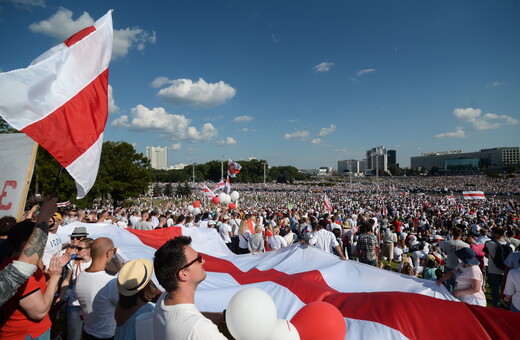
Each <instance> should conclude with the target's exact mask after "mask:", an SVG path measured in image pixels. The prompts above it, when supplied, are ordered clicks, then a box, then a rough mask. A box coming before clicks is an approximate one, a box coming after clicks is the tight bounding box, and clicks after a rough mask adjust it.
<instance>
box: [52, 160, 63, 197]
mask: <svg viewBox="0 0 520 340" xmlns="http://www.w3.org/2000/svg"><path fill="white" fill-rule="evenodd" d="M62 171H63V166H61V165H60V168H59V169H58V175H56V179H55V180H54V185H53V188H52V193H53V195H54V196H56V197H58V184H60V176H61V172H62Z"/></svg>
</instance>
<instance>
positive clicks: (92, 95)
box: [0, 11, 113, 198]
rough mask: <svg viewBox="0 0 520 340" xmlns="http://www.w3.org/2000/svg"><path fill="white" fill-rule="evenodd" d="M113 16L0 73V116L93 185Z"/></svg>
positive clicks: (82, 190)
mask: <svg viewBox="0 0 520 340" xmlns="http://www.w3.org/2000/svg"><path fill="white" fill-rule="evenodd" d="M112 40H113V28H112V14H111V11H109V12H108V13H107V14H105V15H104V16H103V17H102V18H100V19H99V20H97V21H96V22H95V23H94V25H93V26H90V27H87V28H85V29H83V30H82V31H80V32H78V33H76V34H74V35H73V36H71V37H70V38H69V39H67V40H66V41H65V42H64V43H62V44H60V45H57V46H55V47H53V48H51V49H50V50H48V51H47V52H45V53H43V54H42V55H40V56H39V57H38V58H36V59H35V60H34V61H33V62H32V63H31V64H30V65H29V66H28V67H27V68H25V69H18V70H13V71H10V72H6V73H2V74H0V115H1V116H2V117H3V118H4V119H5V120H6V121H7V122H8V123H9V124H10V125H11V126H12V127H14V128H15V129H18V130H20V131H21V132H23V133H25V134H26V135H28V136H29V137H31V138H32V139H33V140H34V141H36V142H37V143H38V144H40V145H41V146H42V147H43V148H45V149H46V150H47V151H48V152H49V153H50V154H51V155H52V156H53V157H54V158H56V160H57V161H58V162H59V163H60V164H61V165H62V166H63V167H64V168H65V169H67V171H68V172H69V174H70V175H71V176H72V177H73V178H74V180H75V181H76V187H77V190H78V194H77V196H78V198H83V197H84V196H85V195H86V194H87V193H88V191H89V190H90V189H91V188H92V186H93V185H94V182H95V180H96V176H97V171H98V168H99V160H100V156H101V148H102V145H103V131H104V129H105V125H106V122H107V117H108V65H109V63H110V59H111V55H112Z"/></svg>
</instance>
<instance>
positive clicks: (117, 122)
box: [110, 115, 130, 127]
mask: <svg viewBox="0 0 520 340" xmlns="http://www.w3.org/2000/svg"><path fill="white" fill-rule="evenodd" d="M110 125H112V126H121V127H129V126H130V123H129V122H128V116H127V115H122V116H121V117H119V118H117V119H114V120H113V121H112V123H111V124H110Z"/></svg>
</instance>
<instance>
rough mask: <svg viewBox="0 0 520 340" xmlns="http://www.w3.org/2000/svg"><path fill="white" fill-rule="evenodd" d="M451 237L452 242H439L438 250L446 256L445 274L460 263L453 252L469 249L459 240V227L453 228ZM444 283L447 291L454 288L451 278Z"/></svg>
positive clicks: (460, 231) (460, 236)
mask: <svg viewBox="0 0 520 340" xmlns="http://www.w3.org/2000/svg"><path fill="white" fill-rule="evenodd" d="M451 235H452V236H453V239H452V240H449V241H441V242H439V249H440V250H442V251H443V252H444V254H446V265H445V272H446V273H449V272H451V271H452V270H453V269H455V267H457V265H458V264H459V262H460V260H459V258H458V257H457V255H455V251H457V250H459V249H461V248H468V247H469V244H467V243H466V242H464V241H462V239H461V238H462V229H460V228H459V227H454V228H453V229H452V231H451ZM445 282H446V283H445V284H446V288H448V290H450V291H452V290H453V288H455V280H454V279H453V278H451V279H449V280H446V281H445Z"/></svg>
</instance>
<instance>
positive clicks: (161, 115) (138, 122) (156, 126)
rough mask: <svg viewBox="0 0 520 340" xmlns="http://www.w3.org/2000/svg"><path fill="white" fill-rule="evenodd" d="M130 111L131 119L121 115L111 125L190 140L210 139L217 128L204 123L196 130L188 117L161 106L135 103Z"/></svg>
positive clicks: (215, 133)
mask: <svg viewBox="0 0 520 340" xmlns="http://www.w3.org/2000/svg"><path fill="white" fill-rule="evenodd" d="M131 113H132V118H131V119H129V117H128V116H126V115H123V116H121V117H120V118H118V119H116V120H115V121H114V122H112V125H113V126H125V127H129V128H131V129H133V130H147V131H156V132H158V133H161V134H162V135H161V137H164V138H168V139H171V140H186V141H190V142H196V141H203V140H211V139H213V137H215V136H216V135H217V129H216V128H215V127H214V126H213V125H212V124H211V123H205V124H204V125H203V126H202V128H201V129H200V130H198V129H197V128H195V127H194V126H190V125H189V124H190V123H191V120H190V119H188V118H186V117H185V116H183V115H176V114H170V113H168V112H166V110H165V109H164V108H162V107H155V108H153V109H148V108H147V107H145V106H143V105H137V106H136V107H134V108H133V109H132V110H131Z"/></svg>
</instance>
